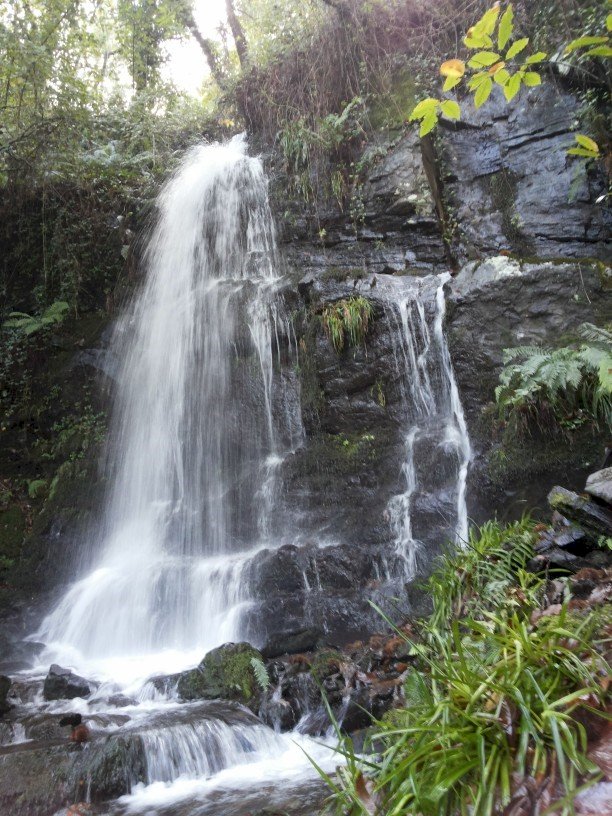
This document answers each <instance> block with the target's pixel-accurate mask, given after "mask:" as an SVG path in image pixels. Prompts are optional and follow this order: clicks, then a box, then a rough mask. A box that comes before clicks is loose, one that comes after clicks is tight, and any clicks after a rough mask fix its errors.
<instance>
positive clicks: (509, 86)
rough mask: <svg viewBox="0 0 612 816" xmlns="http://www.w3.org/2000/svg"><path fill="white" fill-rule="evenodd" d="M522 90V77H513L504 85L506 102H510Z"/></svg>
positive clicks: (516, 75)
mask: <svg viewBox="0 0 612 816" xmlns="http://www.w3.org/2000/svg"><path fill="white" fill-rule="evenodd" d="M520 89H521V75H520V73H519V74H514V76H511V77H510V79H509V80H508V82H507V83H506V84H505V85H504V96H505V97H506V102H510V101H511V100H512V99H514V97H515V96H516V95H517V93H518V92H519V91H520Z"/></svg>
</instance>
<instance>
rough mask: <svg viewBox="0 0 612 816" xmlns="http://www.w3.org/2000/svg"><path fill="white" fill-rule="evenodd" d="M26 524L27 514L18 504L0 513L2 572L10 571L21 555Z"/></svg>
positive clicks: (0, 562) (0, 567)
mask: <svg viewBox="0 0 612 816" xmlns="http://www.w3.org/2000/svg"><path fill="white" fill-rule="evenodd" d="M26 523H27V519H26V514H25V513H24V510H23V509H22V507H20V506H19V505H18V504H13V505H11V506H10V507H8V508H7V509H6V510H2V511H1V512H0V570H2V569H5V570H6V569H10V568H11V567H12V566H13V565H14V562H15V561H16V560H17V559H18V558H19V556H20V555H21V548H22V546H23V540H24V537H25V533H26Z"/></svg>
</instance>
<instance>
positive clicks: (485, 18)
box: [474, 6, 499, 34]
mask: <svg viewBox="0 0 612 816" xmlns="http://www.w3.org/2000/svg"><path fill="white" fill-rule="evenodd" d="M498 17H499V6H493V8H490V9H489V10H488V11H485V13H484V14H483V15H482V17H481V18H480V20H479V21H478V22H477V23H476V25H475V26H474V28H475V29H476V31H478V32H482V33H484V34H492V33H493V32H494V31H495V24H496V23H497V18H498Z"/></svg>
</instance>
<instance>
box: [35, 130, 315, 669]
mask: <svg viewBox="0 0 612 816" xmlns="http://www.w3.org/2000/svg"><path fill="white" fill-rule="evenodd" d="M158 204H159V209H160V216H159V221H158V224H157V227H156V229H155V232H154V234H153V236H152V239H151V241H150V244H149V248H148V251H147V255H146V263H147V266H148V275H147V279H146V284H145V287H144V290H143V292H142V294H141V295H140V297H139V298H138V299H137V301H136V303H135V305H134V308H133V311H132V313H131V314H130V315H129V321H124V326H125V328H124V331H123V332H121V333H120V335H122V336H119V337H118V339H117V345H118V349H117V352H118V357H120V358H121V359H123V361H124V362H123V367H122V370H121V373H120V376H119V384H118V398H117V399H118V404H117V406H116V409H115V411H114V431H113V433H112V437H111V438H112V443H111V448H110V450H109V456H108V461H109V474H108V475H109V484H111V488H110V492H109V496H108V499H107V508H106V512H105V516H104V520H103V523H102V525H101V529H100V531H99V533H98V534H97V535H96V536H94V537H93V540H92V545H91V546H92V548H93V550H94V551H97V552H99V553H100V555H99V560H98V563H97V566H95V567H94V569H93V570H92V571H91V572H90V573H89V574H88V575H86V576H85V577H84V578H82V579H81V580H80V581H78V582H77V583H76V584H75V585H74V586H73V587H72V589H70V591H69V592H68V593H67V594H66V596H65V597H64V599H63V600H62V601H61V602H60V604H59V605H58V607H57V608H56V609H55V610H54V611H53V612H52V614H51V615H50V616H49V617H48V618H47V619H46V620H45V622H44V624H43V626H42V629H41V631H40V633H39V635H38V637H40V639H41V640H44V642H45V643H47V644H48V645H50V646H51V647H52V648H56V649H59V650H60V653H63V654H65V655H67V656H68V657H72V660H73V662H74V661H75V660H78V659H82V658H83V657H84V658H96V659H98V660H99V659H105V658H112V657H114V656H116V657H118V658H120V659H122V658H126V657H127V656H129V657H130V658H131V659H132V661H133V660H134V659H135V656H140V657H141V658H142V656H143V655H147V654H155V653H164V652H165V654H164V659H163V662H162V664H161V665H160V666H159V669H161V668H162V667H163V668H164V669H165V670H166V671H168V668H169V660H170V658H169V654H168V650H176V651H177V652H178V653H180V652H181V651H183V652H184V651H186V650H187V651H189V653H190V654H191V655H197V656H198V658H200V657H201V655H202V654H204V653H205V652H206V651H207V650H209V649H210V648H212V647H213V646H216V645H218V644H219V643H223V642H226V641H228V640H232V639H235V638H236V637H238V636H239V634H240V619H241V612H242V610H243V609H244V607H245V605H246V604H248V587H247V586H246V582H245V581H243V580H241V573H242V570H243V567H244V565H245V563H247V561H248V559H249V557H250V556H251V555H252V554H253V552H254V551H256V550H257V549H258V548H260V547H261V546H263V545H264V544H267V543H269V540H270V536H271V535H272V530H271V511H272V507H273V504H274V495H275V482H276V478H275V477H276V473H277V471H278V466H279V464H280V463H281V462H282V458H283V455H284V453H286V451H287V450H289V449H290V448H291V447H292V445H294V444H295V442H296V439H297V438H299V435H300V432H301V425H300V420H299V412H295V411H293V412H292V411H291V410H290V408H288V407H287V406H288V405H289V404H290V400H288V397H287V393H286V392H287V388H288V387H289V386H288V384H287V381H286V376H287V375H286V374H282V373H280V371H279V366H278V365H277V366H276V370H275V365H274V363H275V360H274V345H276V348H277V353H278V354H279V355H280V354H281V337H283V338H285V339H287V338H289V337H290V330H289V325H288V320H287V317H286V315H285V314H284V311H283V307H282V303H281V301H280V299H279V297H278V292H279V288H280V286H281V278H280V277H279V274H278V263H277V258H276V248H275V247H276V244H275V236H274V227H273V222H272V217H271V214H270V210H269V205H268V199H267V183H266V179H265V176H264V173H263V169H262V166H261V163H260V162H259V160H257V159H255V158H250V157H248V156H247V155H246V153H245V144H244V140H243V139H242V138H241V137H237V138H235V139H233V140H232V141H231V142H230V143H229V144H228V145H223V146H221V145H216V146H207V147H197V148H195V149H193V150H192V151H191V152H190V153H189V154H188V156H187V158H186V159H185V161H184V162H183V164H182V166H181V168H180V169H179V171H178V172H177V173H176V174H175V176H174V177H173V178H172V179H171V180H170V181H169V182H168V183H167V185H166V186H165V188H164V190H163V191H162V194H161V196H160V199H159V202H158ZM94 563H95V562H94ZM191 660H192V662H193V657H192V658H191ZM183 661H185V658H183ZM186 662H187V663H189V658H187V660H186ZM123 663H124V664H125V660H123ZM116 665H117V664H116V663H115V666H116ZM153 668H154V665H150V666H149V670H151V669H153ZM170 668H172V664H171V662H170Z"/></svg>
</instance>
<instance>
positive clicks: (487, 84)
mask: <svg viewBox="0 0 612 816" xmlns="http://www.w3.org/2000/svg"><path fill="white" fill-rule="evenodd" d="M492 90H493V80H492V79H491V78H490V77H488V76H486V77H484V79H483V81H482V82H481V83H480V84H479V85H478V88H477V89H476V93H475V94H474V105H475V107H477V108H480V107H482V105H484V103H485V102H486V101H487V99H488V98H489V96H490V95H491V91H492Z"/></svg>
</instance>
